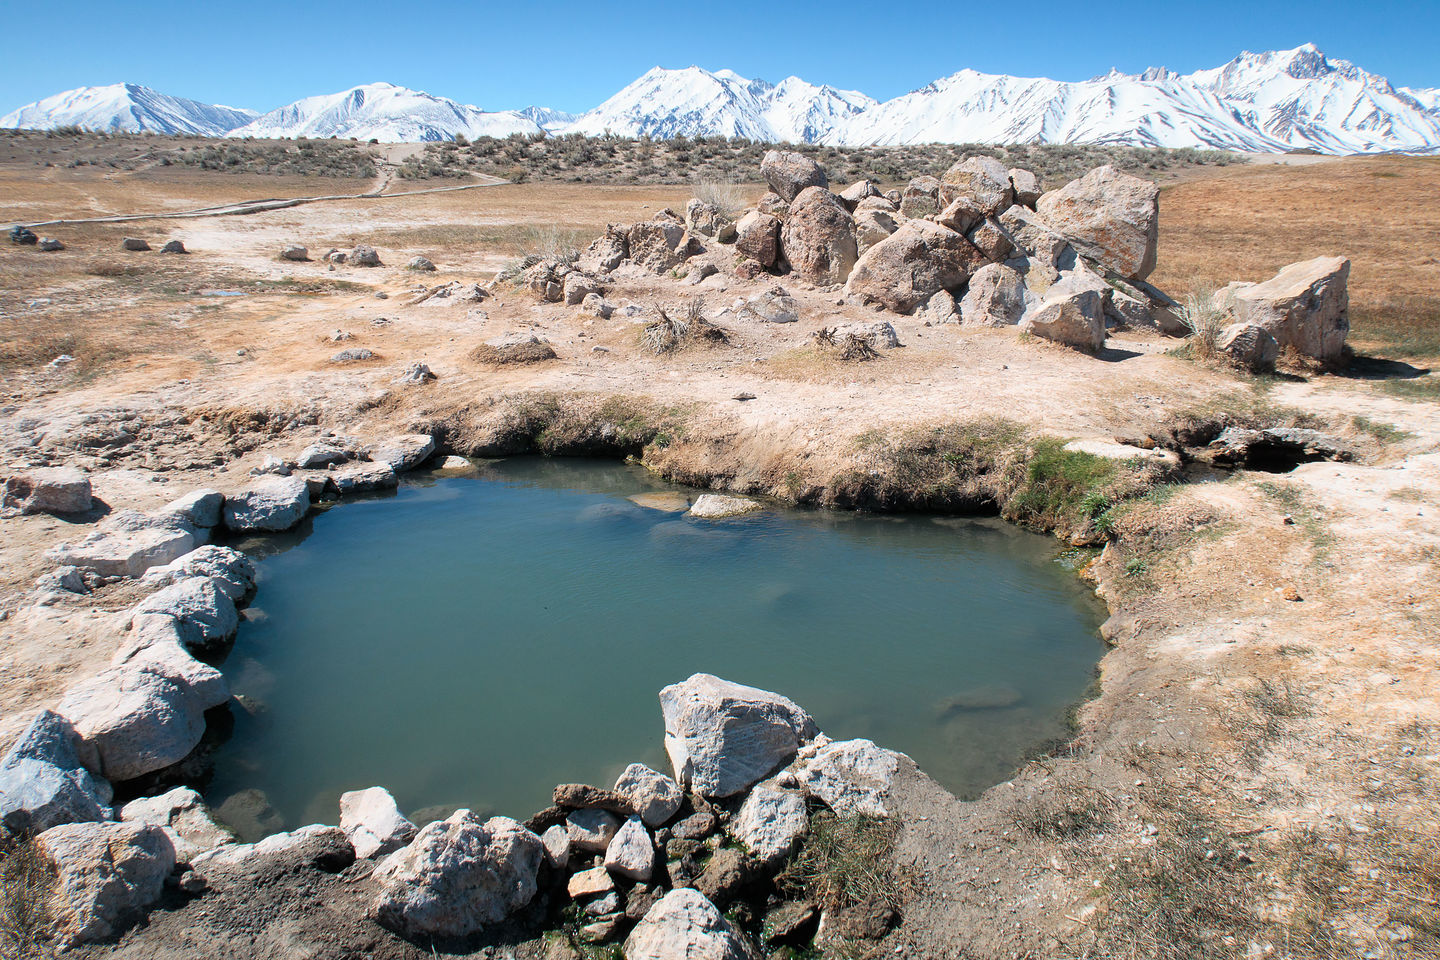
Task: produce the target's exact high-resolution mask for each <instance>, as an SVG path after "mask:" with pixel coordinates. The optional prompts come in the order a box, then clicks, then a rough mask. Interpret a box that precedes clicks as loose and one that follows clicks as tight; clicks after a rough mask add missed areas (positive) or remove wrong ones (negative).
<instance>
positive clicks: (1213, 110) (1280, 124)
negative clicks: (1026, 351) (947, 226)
mask: <svg viewBox="0 0 1440 960" xmlns="http://www.w3.org/2000/svg"><path fill="white" fill-rule="evenodd" d="M72 124H73V125H78V126H83V127H87V128H91V129H100V130H132V131H133V130H149V131H154V132H156V133H199V134H206V135H212V136H222V135H223V136H232V137H301V136H305V137H329V136H337V137H355V138H357V139H361V140H368V139H372V138H373V139H376V140H381V141H386V142H408V141H433V140H450V139H453V138H454V137H455V136H456V135H463V136H466V137H477V136H487V135H488V136H506V135H509V134H512V133H522V134H539V133H541V132H545V133H550V134H565V133H584V134H590V135H598V134H603V133H607V132H608V133H612V134H615V135H618V136H627V137H638V136H649V137H653V138H657V139H659V138H671V137H677V136H688V137H694V136H718V135H724V136H728V137H746V138H749V139H752V140H759V141H767V142H807V143H824V144H832V145H837V146H854V145H868V144H914V143H1110V144H1123V145H1131V146H1161V147H1210V148H1216V149H1224V150H1242V151H1252V152H1262V153H1278V152H1283V151H1287V150H1295V149H1312V150H1317V151H1320V152H1322V153H1330V154H1345V153H1371V152H1378V151H1404V152H1413V153H1433V152H1440V89H1412V88H1406V87H1399V88H1397V87H1394V86H1392V85H1391V84H1390V82H1389V81H1388V80H1386V79H1385V78H1384V77H1381V76H1378V75H1376V74H1371V73H1367V72H1366V71H1364V70H1362V69H1360V68H1359V67H1357V66H1355V65H1354V64H1351V63H1349V62H1347V61H1344V60H1331V59H1328V58H1327V57H1326V56H1325V55H1324V54H1323V53H1321V52H1320V51H1319V50H1318V49H1317V48H1316V47H1315V46H1314V45H1313V44H1306V45H1304V46H1302V47H1297V48H1296V49H1294V50H1283V51H1276V52H1270V53H1242V54H1241V55H1240V56H1238V57H1236V58H1235V59H1234V60H1231V61H1230V62H1229V63H1227V64H1225V65H1224V66H1221V67H1216V68H1214V69H1210V70H1198V71H1196V72H1194V73H1190V74H1177V73H1174V72H1172V71H1170V70H1166V69H1164V68H1151V69H1149V70H1146V71H1145V72H1144V73H1140V74H1125V73H1120V72H1118V71H1113V70H1112V71H1111V72H1110V73H1108V74H1105V75H1104V76H1100V77H1095V78H1093V79H1090V80H1082V81H1059V80H1048V79H1044V78H1027V77H1011V76H1004V75H996V74H985V73H978V72H976V71H974V70H961V71H960V72H958V73H955V74H952V75H951V76H948V77H945V78H943V79H940V80H937V81H935V82H934V83H932V84H930V85H929V86H927V87H923V88H922V89H919V90H915V91H912V92H911V93H907V94H905V95H903V96H900V97H896V98H895V99H893V100H887V101H885V102H883V103H882V102H878V101H876V100H874V99H873V98H871V97H868V96H866V95H865V94H863V93H859V92H856V91H853V90H838V89H836V88H834V87H831V86H826V85H818V86H817V85H815V84H812V83H808V82H806V81H804V80H801V79H800V78H799V77H789V78H787V79H785V80H783V81H781V82H780V83H778V84H771V83H767V82H766V81H764V80H749V79H746V78H745V77H742V76H740V75H739V74H736V73H734V72H733V71H730V70H719V71H715V72H710V71H708V70H702V69H701V68H699V67H686V68H684V69H678V70H667V69H662V68H660V67H656V68H654V69H653V70H650V71H649V72H647V73H646V74H644V75H643V76H641V77H640V78H639V79H637V80H636V81H635V82H634V83H631V84H630V85H629V86H627V87H625V88H624V89H623V90H621V91H620V92H619V93H617V94H615V95H614V96H613V97H611V98H610V99H608V100H606V101H605V102H604V103H602V104H600V105H599V106H598V107H595V108H594V109H593V110H590V111H588V112H586V113H583V114H579V115H573V114H567V113H562V112H560V111H556V110H550V109H547V108H544V107H526V108H525V109H523V110H515V111H508V110H507V111H484V110H481V109H479V108H477V107H472V106H467V105H465V104H461V103H457V102H456V101H454V100H447V99H445V98H444V97H437V96H432V95H431V94H428V93H421V92H418V91H415V90H408V89H406V88H404V87H397V86H394V85H393V84H388V83H372V84H366V85H364V86H360V87H354V88H351V89H350V90H346V91H343V92H341V93H336V94H330V95H327V96H319V97H308V98H306V99H304V100H299V101H297V102H295V103H292V104H290V105H289V106H286V107H281V108H280V109H278V110H272V111H271V112H269V113H267V114H265V115H263V116H257V115H256V114H255V113H254V112H253V111H248V110H237V109H235V108H232V107H220V106H210V105H207V104H202V103H197V102H195V101H193V100H182V99H179V98H175V97H167V96H165V95H163V94H160V93H157V92H155V91H154V90H150V89H148V88H146V87H140V86H136V85H134V84H116V85H114V86H110V87H86V88H82V89H80V90H72V91H69V92H67V93H62V94H57V95H55V96H53V97H50V98H48V99H46V100H42V101H40V102H39V103H34V104H30V105H29V106H25V107H21V108H20V109H19V110H16V111H14V112H13V113H10V114H7V115H6V116H4V117H0V127H37V128H46V127H57V126H65V125H72Z"/></svg>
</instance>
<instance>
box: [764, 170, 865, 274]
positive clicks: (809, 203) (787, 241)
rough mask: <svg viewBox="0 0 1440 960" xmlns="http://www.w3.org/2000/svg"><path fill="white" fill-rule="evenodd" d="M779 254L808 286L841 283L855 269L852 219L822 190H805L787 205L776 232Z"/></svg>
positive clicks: (856, 254) (856, 250)
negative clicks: (786, 213)
mask: <svg viewBox="0 0 1440 960" xmlns="http://www.w3.org/2000/svg"><path fill="white" fill-rule="evenodd" d="M780 254H781V256H782V257H784V259H785V261H786V262H787V263H789V264H790V269H791V270H792V271H794V272H795V273H796V274H797V275H798V276H800V277H802V278H803V279H806V280H809V281H810V282H811V283H816V284H827V283H844V282H845V280H846V278H847V277H849V276H850V271H851V269H852V268H854V266H855V261H856V259H857V258H858V257H859V251H858V248H857V246H856V243H855V218H854V217H852V216H850V211H849V210H846V209H845V205H844V204H843V203H841V202H840V201H839V199H838V198H836V196H835V194H833V193H831V192H830V191H829V190H826V189H825V188H824V187H820V186H812V187H806V188H805V189H804V190H803V191H801V193H800V195H799V196H797V197H796V198H794V200H793V201H792V202H791V204H790V215H789V216H787V217H786V218H785V224H784V226H783V227H782V228H781V230H780Z"/></svg>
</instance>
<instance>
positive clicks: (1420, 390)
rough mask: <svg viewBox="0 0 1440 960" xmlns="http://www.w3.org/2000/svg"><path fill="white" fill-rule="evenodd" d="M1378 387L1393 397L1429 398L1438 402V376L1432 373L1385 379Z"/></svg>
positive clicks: (1407, 398) (1439, 398)
mask: <svg viewBox="0 0 1440 960" xmlns="http://www.w3.org/2000/svg"><path fill="white" fill-rule="evenodd" d="M1380 389H1382V390H1384V391H1385V392H1386V393H1388V394H1390V395H1391V396H1394V397H1403V398H1405V399H1406V400H1430V401H1435V402H1440V377H1437V376H1435V375H1434V374H1433V373H1432V374H1429V375H1427V376H1424V377H1415V378H1413V379H1410V380H1386V381H1385V382H1384V383H1383V384H1381V387H1380Z"/></svg>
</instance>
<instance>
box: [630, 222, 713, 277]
mask: <svg viewBox="0 0 1440 960" xmlns="http://www.w3.org/2000/svg"><path fill="white" fill-rule="evenodd" d="M626 242H627V245H628V246H629V249H630V260H631V262H632V263H635V264H636V265H638V266H641V267H644V268H645V269H647V270H650V271H653V272H655V273H668V272H669V271H671V270H674V269H675V268H676V267H678V266H680V264H682V263H684V262H685V261H686V260H688V259H690V258H691V257H693V256H694V255H695V254H697V253H699V252H701V250H702V249H703V248H702V247H701V245H700V241H699V240H697V239H696V238H695V237H694V236H693V235H692V234H691V233H690V232H689V231H687V230H686V229H685V224H683V223H681V222H679V221H678V220H674V219H671V218H669V217H658V216H657V217H656V218H655V219H653V220H645V221H642V222H640V223H637V224H634V225H632V226H631V227H630V233H629V235H628V236H627V237H626Z"/></svg>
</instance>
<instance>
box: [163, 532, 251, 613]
mask: <svg viewBox="0 0 1440 960" xmlns="http://www.w3.org/2000/svg"><path fill="white" fill-rule="evenodd" d="M191 577H205V578H206V579H208V580H209V581H210V582H211V583H213V584H214V585H215V587H216V588H217V589H218V590H220V591H221V592H222V593H224V594H225V596H227V597H229V598H230V600H231V601H232V602H234V603H236V604H240V603H242V602H244V601H245V599H247V598H248V597H250V596H251V595H252V594H253V593H254V592H255V561H253V560H251V559H250V558H249V557H247V556H246V555H245V554H243V553H241V552H240V551H238V550H234V549H232V548H230V547H217V546H215V545H214V544H206V545H205V546H203V547H196V548H195V549H194V550H191V551H190V552H189V553H187V554H185V555H184V556H182V557H179V558H177V559H175V560H172V561H170V562H169V563H167V564H165V565H164V566H160V567H152V568H151V569H150V570H148V571H146V573H145V577H144V582H145V584H146V586H148V587H151V588H152V589H158V588H160V587H166V586H169V585H171V584H173V583H179V582H180V581H182V580H187V579H189V578H191Z"/></svg>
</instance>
